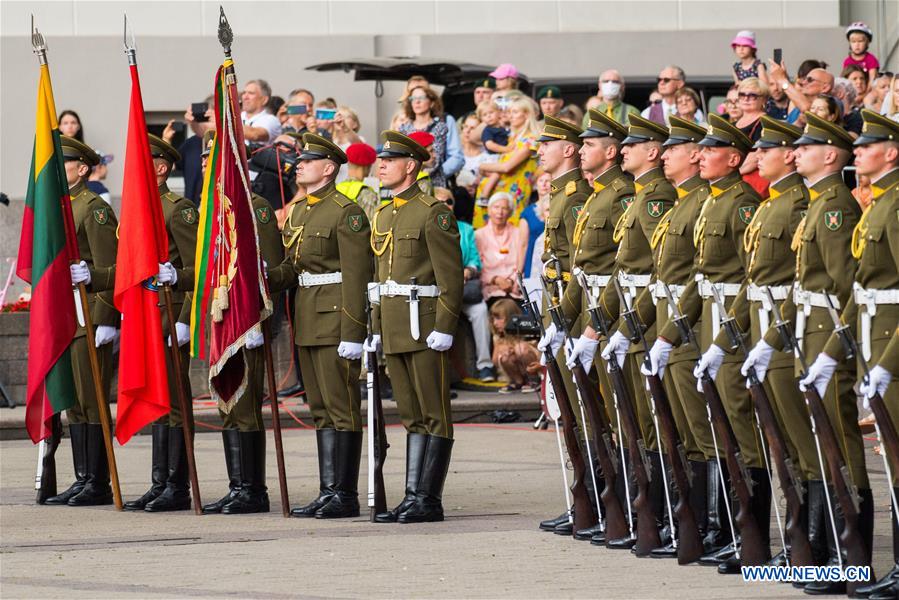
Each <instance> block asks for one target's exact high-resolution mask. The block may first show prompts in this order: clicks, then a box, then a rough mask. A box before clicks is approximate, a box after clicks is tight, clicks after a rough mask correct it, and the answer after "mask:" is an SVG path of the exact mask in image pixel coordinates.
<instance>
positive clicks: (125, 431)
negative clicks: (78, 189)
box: [114, 65, 177, 444]
mask: <svg viewBox="0 0 899 600" xmlns="http://www.w3.org/2000/svg"><path fill="white" fill-rule="evenodd" d="M130 69H131V107H130V114H129V117H128V138H127V146H126V148H125V177H124V183H123V185H122V212H121V218H120V222H119V245H118V254H117V255H116V279H115V295H114V302H115V306H116V308H117V309H118V310H119V312H121V313H122V333H121V335H122V337H121V341H120V342H119V396H118V416H117V419H116V430H115V433H116V439H118V440H119V443H120V444H125V443H126V442H127V441H128V440H129V439H131V436H133V435H134V434H135V433H137V432H138V431H140V430H141V429H142V428H143V427H144V426H145V425H148V424H149V423H152V422H153V421H155V420H156V419H158V418H159V417H161V416H162V415H164V414H166V413H168V412H169V386H168V376H167V374H166V368H165V349H164V348H163V336H162V321H161V317H160V314H159V293H158V291H157V289H156V286H155V285H154V277H155V276H156V274H157V273H158V271H159V263H164V262H166V261H168V256H169V238H168V234H167V233H166V230H165V221H164V219H163V216H162V203H161V200H160V198H159V187H158V186H157V184H156V171H155V169H154V168H153V159H152V158H151V155H150V140H149V138H148V137H147V122H146V119H145V117H144V102H143V99H142V97H141V92H140V79H139V77H138V73H137V66H136V65H130ZM169 328H170V330H171V331H170V334H171V337H172V340H173V343H177V342H175V341H174V340H175V339H176V336H175V333H174V325H172V324H169Z"/></svg>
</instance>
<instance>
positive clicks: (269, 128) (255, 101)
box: [240, 79, 281, 143]
mask: <svg viewBox="0 0 899 600" xmlns="http://www.w3.org/2000/svg"><path fill="white" fill-rule="evenodd" d="M271 97H272V88H271V86H270V85H269V84H268V82H267V81H265V80H264V79H253V80H250V81H248V82H247V83H246V85H245V86H244V88H243V93H242V94H241V95H240V104H241V108H243V112H241V113H240V119H241V121H243V135H244V138H245V139H246V140H247V142H261V143H267V142H270V141H273V140H274V139H275V138H276V137H278V135H280V134H281V122H280V121H279V120H278V117H276V116H275V115H273V114H271V113H270V112H268V110H267V109H266V106H267V105H268V101H269V99H270V98H271Z"/></svg>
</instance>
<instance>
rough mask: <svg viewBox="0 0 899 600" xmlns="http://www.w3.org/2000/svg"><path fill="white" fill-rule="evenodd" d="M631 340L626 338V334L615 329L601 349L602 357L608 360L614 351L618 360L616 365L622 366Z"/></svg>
mask: <svg viewBox="0 0 899 600" xmlns="http://www.w3.org/2000/svg"><path fill="white" fill-rule="evenodd" d="M630 345H631V341H630V340H629V339H627V336H626V335H624V334H623V333H621V332H620V331H616V332H615V333H613V334H612V337H610V338H609V343H608V344H607V345H606V347H605V348H603V350H602V358H603V360H604V361H606V362H609V360H611V358H612V353H613V352H614V353H615V359H616V360H617V361H618V366H619V367H623V366H624V356H625V355H626V354H627V349H628V348H629V347H630Z"/></svg>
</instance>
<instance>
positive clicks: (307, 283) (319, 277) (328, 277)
mask: <svg viewBox="0 0 899 600" xmlns="http://www.w3.org/2000/svg"><path fill="white" fill-rule="evenodd" d="M297 283H298V284H299V286H300V287H304V288H308V287H315V286H317V285H330V284H332V283H343V273H341V272H340V271H335V272H334V273H306V272H305V271H304V272H302V273H300V274H299V275H297Z"/></svg>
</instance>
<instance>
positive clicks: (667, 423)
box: [613, 279, 703, 565]
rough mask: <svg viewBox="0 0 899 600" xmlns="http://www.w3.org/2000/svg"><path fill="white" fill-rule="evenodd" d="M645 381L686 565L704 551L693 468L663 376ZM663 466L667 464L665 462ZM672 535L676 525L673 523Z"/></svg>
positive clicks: (641, 339)
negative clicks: (664, 457) (669, 474)
mask: <svg viewBox="0 0 899 600" xmlns="http://www.w3.org/2000/svg"><path fill="white" fill-rule="evenodd" d="M613 282H614V285H615V291H616V292H617V293H618V299H619V301H620V302H621V306H622V309H623V311H622V313H621V317H622V318H623V319H624V322H625V324H626V325H627V328H628V331H629V333H630V336H629V337H630V341H631V342H632V343H639V344H642V346H643V356H644V364H646V366H647V367H649V366H651V365H650V358H649V346H648V344H647V342H646V336H645V335H644V330H645V326H644V325H643V323H642V322H641V321H640V318H639V316H638V315H637V311H636V310H635V309H634V308H633V306H631V305H630V303H629V302H628V300H627V298H626V297H625V295H624V292H623V291H622V289H621V285H620V284H619V283H618V280H617V279H615V280H613ZM646 383H647V384H648V385H649V395H650V400H651V401H652V405H653V406H652V408H653V412H655V414H656V416H657V417H658V421H659V425H658V427H659V430H660V433H661V434H662V437H663V438H664V441H665V447H666V448H667V449H668V462H669V463H670V464H671V471H672V474H673V475H674V484H675V485H676V486H677V491H678V498H677V504H676V505H675V507H674V513H675V514H676V515H677V526H678V531H679V535H678V537H677V562H678V563H679V564H682V565H685V564H688V563H691V562H695V561H697V560H699V558H700V557H701V556H702V554H703V545H702V536H701V535H700V533H699V524H698V522H697V521H696V515H695V514H693V507H692V506H690V487H691V484H690V479H691V477H692V471H691V470H690V468H689V465H688V463H687V452H686V450H685V449H684V445H683V442H681V439H680V435H679V434H678V432H677V425H676V424H675V421H674V413H672V412H671V404H670V402H669V400H668V394H667V392H666V391H665V387H664V386H663V385H662V378H661V377H659V375H658V373H656V374H655V375H646ZM662 468H663V469H664V468H665V466H664V465H662ZM671 529H672V537H673V531H674V527H673V526H672V528H671Z"/></svg>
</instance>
